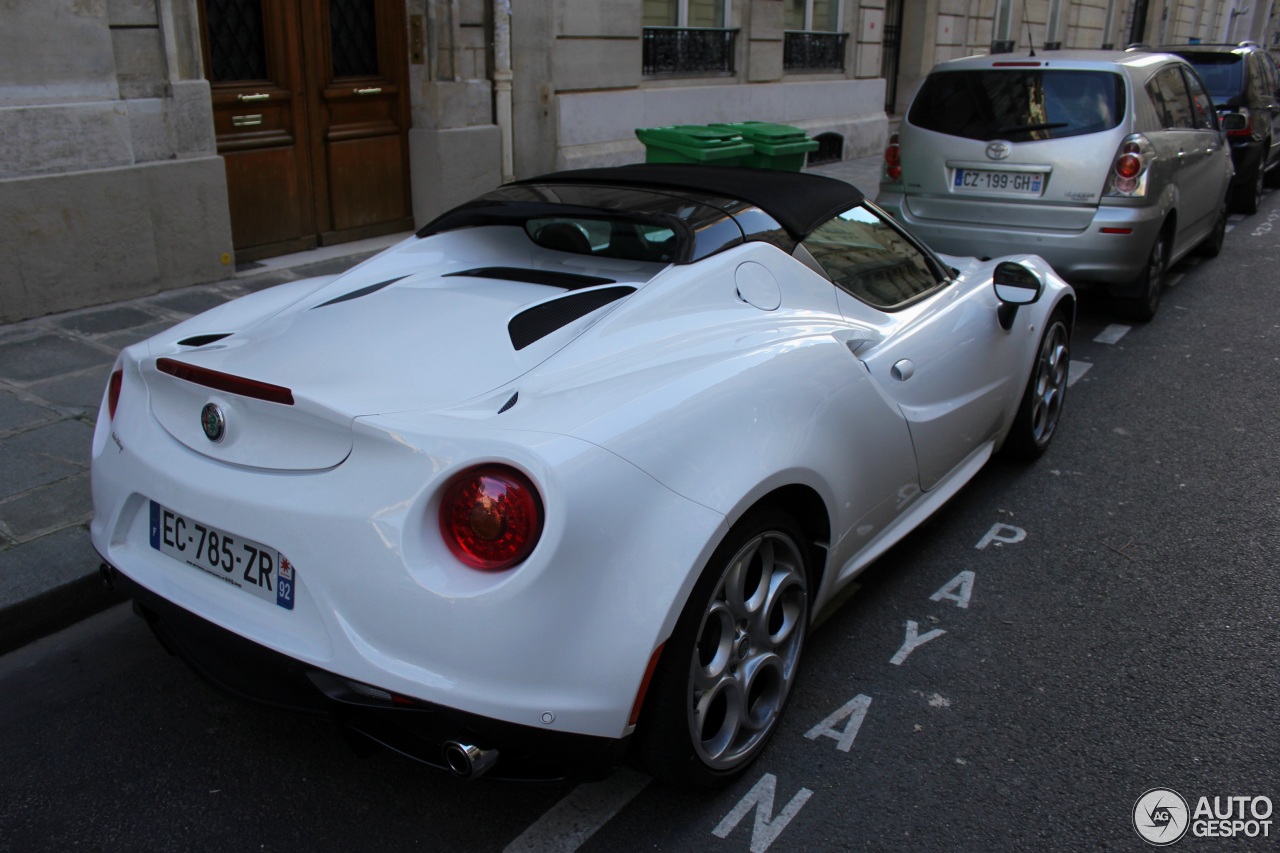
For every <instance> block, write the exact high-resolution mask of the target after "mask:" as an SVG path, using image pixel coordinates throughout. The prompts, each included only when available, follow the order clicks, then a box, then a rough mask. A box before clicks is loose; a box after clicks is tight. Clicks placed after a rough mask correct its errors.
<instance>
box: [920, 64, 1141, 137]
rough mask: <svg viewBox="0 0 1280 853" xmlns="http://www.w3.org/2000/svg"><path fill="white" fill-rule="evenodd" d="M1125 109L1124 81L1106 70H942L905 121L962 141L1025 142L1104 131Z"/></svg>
mask: <svg viewBox="0 0 1280 853" xmlns="http://www.w3.org/2000/svg"><path fill="white" fill-rule="evenodd" d="M1124 109H1125V103H1124V81H1123V80H1122V78H1121V77H1120V75H1119V74H1115V73H1112V72H1109V71H1067V70H1061V71H1060V70H1047V69H1031V68H1017V69H998V70H997V69H990V70H973V71H943V72H939V73H935V74H931V75H929V77H928V79H926V80H925V83H924V85H923V86H922V87H921V88H920V92H919V94H918V95H916V99H915V101H913V102H912V104H911V112H910V113H909V115H908V116H907V120H908V121H910V122H911V123H912V124H913V125H915V126H917V127H922V128H924V129H926V130H932V131H936V132H938V133H946V134H950V135H952V136H963V137H965V138H967V139H978V140H984V141H985V140H991V139H1007V140H1009V141H1010V142H1028V141H1032V140H1041V139H1061V138H1063V137H1068V136H1079V135H1081V134H1085V133H1097V132H1098V131H1101V130H1108V129H1110V128H1113V127H1115V126H1116V125H1117V124H1119V123H1120V117H1121V116H1123V115H1124Z"/></svg>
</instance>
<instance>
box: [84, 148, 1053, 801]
mask: <svg viewBox="0 0 1280 853" xmlns="http://www.w3.org/2000/svg"><path fill="white" fill-rule="evenodd" d="M1074 311H1075V294H1074V293H1073V292H1072V290H1071V288H1070V287H1069V286H1068V285H1066V284H1065V283H1064V282H1063V281H1062V280H1061V279H1060V278H1058V276H1056V275H1055V274H1054V273H1053V271H1052V270H1051V269H1050V268H1049V267H1048V265H1047V264H1045V263H1044V262H1043V261H1042V260H1040V259H1039V258H1037V257H1034V256H1030V255H1019V256H1016V257H1011V258H1004V259H997V260H994V261H987V262H982V261H978V260H976V259H973V258H957V257H939V256H937V255H934V254H933V253H931V252H930V251H929V250H928V249H927V248H925V247H924V246H922V245H921V244H920V243H918V242H917V241H916V240H914V239H913V238H912V237H911V236H910V235H909V234H907V233H906V232H905V231H903V230H902V229H901V228H900V227H899V226H897V225H896V224H895V223H894V222H893V221H892V220H890V219H889V218H888V217H887V216H886V215H885V214H884V213H883V212H881V211H880V210H879V209H878V208H876V207H875V206H874V205H873V204H870V203H868V202H867V201H865V200H864V199H863V197H862V195H861V193H859V192H858V191H857V190H856V189H854V188H853V187H851V186H849V185H848V184H845V183H842V182H839V181H834V180H829V179H826V178H822V177H819V176H815V175H810V174H793V173H786V172H771V171H752V170H745V169H730V168H706V167H694V166H678V165H637V166H624V167H618V168H612V169H593V170H584V171H575V172H565V173H560V174H554V175H548V176H546V177H542V178H537V179H533V180H527V181H521V182H519V183H516V184H511V185H508V186H505V187H503V188H501V189H499V190H496V191H494V192H492V193H489V194H488V195H485V196H482V197H480V198H478V199H476V200H475V201H472V202H470V203H468V204H465V205H463V206H461V207H459V208H456V209H455V210H453V211H451V212H449V213H446V214H444V215H443V216H441V217H439V218H438V219H436V220H435V221H433V222H431V223H430V224H428V225H427V226H426V227H424V228H423V229H422V230H421V231H419V232H418V233H417V235H416V236H415V237H413V238H410V239H408V240H406V241H404V242H402V243H400V244H398V245H396V246H394V247H392V248H391V249H388V250H387V251H386V252H383V253H382V254H380V255H378V256H377V257H374V258H372V259H370V260H368V261H366V262H364V263H363V264H361V265H359V266H357V267H355V268H354V269H352V270H350V271H349V272H347V273H345V274H343V275H340V276H336V277H329V278H318V279H309V280H306V281H299V282H294V283H291V284H285V285H282V286H279V287H276V288H273V289H270V290H265V291H263V292H260V293H256V294H253V295H251V296H246V297H244V298H242V299H239V300H236V301H234V302H231V303H228V304H226V305H223V306H221V307H218V308H215V309H213V310H212V311H209V312H207V313H205V314H202V315H200V316H198V317H194V318H192V319H190V320H188V321H186V322H184V323H182V324H180V325H178V326H176V327H175V328H173V329H171V330H169V331H167V332H165V333H163V334H161V335H158V336H156V337H154V338H152V339H151V340H149V341H146V342H143V343H140V344H137V345H135V346H131V347H129V348H128V349H126V350H125V351H124V352H122V353H121V355H120V358H119V360H118V362H117V364H116V365H115V368H114V372H113V373H112V375H111V380H110V383H109V386H108V388H107V393H106V395H105V398H104V401H103V408H102V412H101V415H100V417H99V419H98V424H97V430H96V432H95V435H94V443H93V498H94V507H95V514H94V518H93V524H92V536H93V543H94V545H95V546H96V547H97V549H98V551H99V552H100V553H101V554H102V556H103V558H104V560H105V561H106V562H105V564H104V566H103V572H104V574H106V575H107V576H109V577H114V578H116V579H117V580H119V581H120V582H123V583H125V584H126V585H127V587H128V588H129V589H130V590H131V591H132V592H133V593H134V602H135V607H136V609H137V610H138V612H139V613H140V614H141V615H143V616H144V617H145V618H146V619H147V621H148V622H149V623H150V624H151V626H152V627H153V628H154V629H155V631H156V633H157V635H158V636H159V637H160V638H161V640H162V641H163V642H164V643H165V645H166V646H167V647H168V648H169V649H170V650H171V651H173V652H175V653H177V654H179V655H180V656H181V657H183V658H185V659H186V660H187V661H188V662H189V663H191V664H192V665H193V666H194V667H195V668H196V669H198V670H199V671H201V672H202V673H203V674H205V675H206V676H208V677H209V678H211V679H212V680H213V681H215V682H217V683H218V684H220V685H222V686H223V687H225V688H227V689H229V690H231V691H233V692H236V693H238V694H240V695H243V696H246V697H249V698H252V699H256V700H259V701H264V702H267V703H271V704H274V705H278V706H285V707H292V708H300V709H307V710H315V711H323V712H328V713H331V714H332V715H333V716H335V717H336V718H337V719H338V720H339V721H340V722H341V723H343V724H344V725H345V726H347V727H348V728H349V729H350V730H352V731H355V732H359V733H361V734H363V735H365V736H367V737H368V738H371V739H372V740H374V741H377V742H379V743H381V744H384V745H386V746H388V747H391V748H393V749H395V750H398V751H400V752H403V753H405V754H407V755H410V756H412V757H414V758H417V759H419V760H422V761H425V762H426V763H428V764H434V765H438V766H443V767H448V768H450V769H452V770H453V771H454V772H455V773H457V774H459V775H461V776H467V777H471V776H477V775H480V774H482V773H485V772H487V771H490V770H491V771H492V775H493V776H494V777H505V778H560V777H564V776H574V777H578V778H589V777H592V776H599V775H601V774H603V773H606V772H608V770H609V769H610V768H611V767H613V766H616V764H618V763H619V762H621V761H622V760H624V759H626V758H630V759H631V760H633V761H635V762H636V763H638V764H639V765H640V766H641V767H642V768H644V769H646V770H647V771H649V772H650V773H653V774H654V775H656V776H658V777H660V778H663V779H666V780H669V781H673V782H677V783H684V784H711V783H715V782H719V781H725V780H728V779H731V778H733V777H735V776H736V775H737V774H739V773H741V772H742V771H743V770H744V769H745V768H746V766H747V765H748V764H749V763H750V762H751V761H752V760H753V759H754V758H755V757H756V756H757V755H759V754H760V752H761V751H762V750H763V748H764V746H765V744H766V742H767V741H768V739H769V736H770V734H771V733H772V732H773V730H774V729H775V728H776V727H777V725H778V720H779V717H780V715H781V714H782V711H783V707H784V705H785V704H786V700H787V695H788V692H789V691H790V689H791V687H792V684H793V683H794V681H795V677H796V672H797V669H798V666H799V663H800V657H801V652H802V650H803V646H804V639H805V633H806V629H807V627H808V626H809V624H810V623H811V621H812V619H813V617H814V615H815V613H817V612H818V610H820V609H821V608H822V607H823V605H824V604H825V603H827V602H828V601H830V600H831V599H832V597H833V596H834V595H835V594H836V593H837V592H838V591H839V590H840V588H841V587H842V586H843V585H845V584H846V583H848V582H849V580H850V579H851V578H853V577H854V576H855V575H856V574H857V573H858V572H859V571H860V570H862V569H863V568H864V567H866V566H867V565H868V564H869V563H870V562H871V561H872V560H874V559H875V558H876V557H877V555H879V554H881V553H882V552H884V551H885V550H886V549H887V548H888V547H889V546H890V545H892V544H893V543H894V542H896V541H897V540H899V539H901V538H902V537H903V536H904V535H906V534H907V533H908V532H909V531H910V530H912V529H913V528H915V527H916V526H917V525H919V524H920V523H921V522H922V521H923V520H924V519H925V518H926V517H928V515H929V514H930V513H932V512H933V511H935V510H936V509H937V508H938V507H939V506H941V505H942V504H943V503H944V502H945V501H947V500H948V499H949V498H951V497H952V496H953V495H954V494H955V493H956V492H957V490H959V489H960V488H961V487H962V486H963V485H964V483H965V482H966V481H968V480H969V479H970V478H971V477H972V476H973V475H974V473H975V472H977V471H978V470H979V469H980V468H981V467H982V465H983V463H985V462H986V461H987V459H988V458H989V457H990V456H991V455H992V454H993V453H994V452H995V451H997V450H998V449H1000V448H1001V447H1002V446H1003V447H1004V448H1005V449H1006V450H1008V451H1012V452H1014V453H1016V454H1018V455H1021V456H1023V457H1035V456H1037V455H1039V454H1040V453H1041V452H1042V451H1043V450H1044V449H1045V448H1046V446H1047V445H1048V444H1049V441H1050V439H1051V438H1052V437H1053V434H1054V430H1055V428H1056V426H1057V424H1058V421H1059V416H1060V414H1061V411H1062V402H1063V395H1064V393H1065V391H1066V385H1067V367H1068V348H1069V341H1070V335H1071V327H1072V323H1073V318H1074Z"/></svg>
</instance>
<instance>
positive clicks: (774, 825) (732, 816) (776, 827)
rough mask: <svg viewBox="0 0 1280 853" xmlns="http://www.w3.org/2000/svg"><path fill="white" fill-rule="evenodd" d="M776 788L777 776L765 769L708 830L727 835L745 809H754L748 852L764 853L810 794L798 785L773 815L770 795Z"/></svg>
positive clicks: (741, 816) (738, 821)
mask: <svg viewBox="0 0 1280 853" xmlns="http://www.w3.org/2000/svg"><path fill="white" fill-rule="evenodd" d="M777 790H778V777H777V776H774V775H773V774H772V773H766V774H764V775H763V776H761V777H760V781H759V782H757V783H756V784H755V787H753V788H752V789H751V790H750V791H748V792H747V795H746V796H745V797H743V798H742V799H741V800H740V801H739V802H738V804H737V805H736V806H734V807H733V811H731V812H729V813H728V814H727V815H725V816H724V820H722V821H720V823H719V824H718V825H717V826H716V828H715V829H713V830H711V833H712V834H713V835H715V836H717V837H719V838H728V837H729V833H731V832H733V828H734V827H736V826H737V825H738V824H739V823H741V822H742V819H743V818H744V817H746V816H747V812H749V811H751V810H752V809H755V810H756V820H755V823H754V824H753V825H752V827H751V853H764V851H766V850H768V849H769V845H770V844H772V843H773V842H774V840H775V839H776V838H777V837H778V836H779V835H781V834H782V830H784V829H786V828H787V824H789V823H791V819H792V818H793V817H795V816H796V815H797V814H799V813H800V809H801V808H803V807H804V804H805V803H807V802H808V801H809V798H810V797H812V796H813V791H810V790H809V789H808V788H801V789H800V791H799V792H798V793H797V794H796V795H795V796H794V797H792V798H791V802H789V803H787V805H786V808H784V809H783V810H782V813H781V814H779V815H778V816H777V817H776V818H775V817H774V816H773V798H774V795H775V794H776V793H777Z"/></svg>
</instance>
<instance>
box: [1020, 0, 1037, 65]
mask: <svg viewBox="0 0 1280 853" xmlns="http://www.w3.org/2000/svg"><path fill="white" fill-rule="evenodd" d="M1022 23H1024V24H1026V27H1027V44H1028V45H1030V47H1031V57H1032V58H1034V57H1035V55H1036V40H1035V37H1034V36H1033V35H1032V34H1031V19H1030V18H1029V17H1028V16H1027V0H1022Z"/></svg>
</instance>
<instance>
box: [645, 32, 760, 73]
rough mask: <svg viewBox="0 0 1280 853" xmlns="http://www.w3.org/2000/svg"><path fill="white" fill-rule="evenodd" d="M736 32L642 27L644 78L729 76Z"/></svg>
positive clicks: (731, 69) (731, 71)
mask: <svg viewBox="0 0 1280 853" xmlns="http://www.w3.org/2000/svg"><path fill="white" fill-rule="evenodd" d="M737 35H738V31H737V30H727V29H711V28H702V27H699V28H692V27H645V28H644V60H643V62H644V73H645V74H721V73H728V74H732V73H733V44H734V40H735V38H736V37H737Z"/></svg>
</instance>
